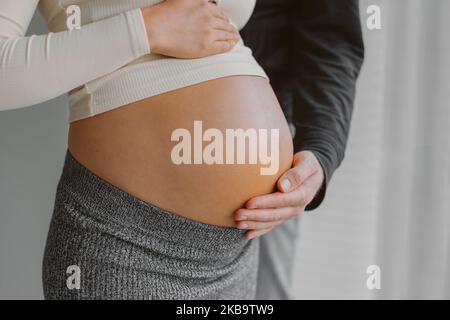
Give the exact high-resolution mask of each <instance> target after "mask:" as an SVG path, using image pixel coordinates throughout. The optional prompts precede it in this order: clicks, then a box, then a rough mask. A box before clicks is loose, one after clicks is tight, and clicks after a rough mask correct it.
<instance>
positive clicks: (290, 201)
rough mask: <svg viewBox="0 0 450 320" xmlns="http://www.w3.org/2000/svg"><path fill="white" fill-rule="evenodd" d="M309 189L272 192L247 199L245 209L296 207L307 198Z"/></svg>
mask: <svg viewBox="0 0 450 320" xmlns="http://www.w3.org/2000/svg"><path fill="white" fill-rule="evenodd" d="M308 191H309V189H305V188H298V189H296V190H293V191H291V192H288V193H282V192H274V193H271V194H266V195H262V196H258V197H254V198H252V199H250V200H248V201H247V203H246V204H245V207H246V208H247V209H271V208H281V207H296V206H300V205H302V204H303V203H304V202H305V201H306V200H307V198H308V194H307V193H308Z"/></svg>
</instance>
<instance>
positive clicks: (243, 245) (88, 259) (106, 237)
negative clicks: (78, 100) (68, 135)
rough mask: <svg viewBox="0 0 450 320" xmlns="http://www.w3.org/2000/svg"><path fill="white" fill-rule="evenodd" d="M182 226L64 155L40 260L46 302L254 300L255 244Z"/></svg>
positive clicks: (228, 232) (228, 231)
mask: <svg viewBox="0 0 450 320" xmlns="http://www.w3.org/2000/svg"><path fill="white" fill-rule="evenodd" d="M244 235H245V232H244V231H243V230H238V229H236V228H225V227H218V226H213V225H209V224H204V223H200V222H197V221H194V220H190V219H187V218H183V217H181V216H179V215H176V214H174V213H172V212H169V211H166V210H163V209H161V208H158V207H155V206H153V205H151V204H149V203H146V202H144V201H142V200H139V199H138V198H136V197H134V196H133V195H131V194H129V193H126V192H124V191H122V190H120V189H118V188H117V187H115V186H113V185H111V184H110V183H108V182H106V181H105V180H103V179H102V178H100V177H98V176H97V175H95V174H94V173H93V172H92V171H90V170H89V169H87V168H86V167H84V166H83V165H82V164H81V163H79V162H78V161H77V160H76V159H75V158H74V157H73V155H72V154H71V153H70V151H69V150H67V153H66V157H65V163H64V168H63V171H62V175H61V178H60V180H59V183H58V187H57V191H56V199H55V206H54V211H53V216H52V220H51V224H50V230H49V233H48V236H47V242H46V247H45V253H44V259H43V274H42V279H43V287H44V296H45V298H46V299H133V300H135V299H253V298H254V295H255V289H256V288H255V287H256V276H257V271H258V270H257V269H258V252H259V250H258V247H259V242H258V239H253V240H246V239H245V236H244Z"/></svg>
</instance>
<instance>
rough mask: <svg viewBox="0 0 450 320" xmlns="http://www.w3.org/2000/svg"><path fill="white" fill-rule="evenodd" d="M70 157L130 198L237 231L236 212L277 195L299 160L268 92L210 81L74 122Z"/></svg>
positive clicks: (232, 80) (255, 82) (243, 80)
mask: <svg viewBox="0 0 450 320" xmlns="http://www.w3.org/2000/svg"><path fill="white" fill-rule="evenodd" d="M69 149H70V151H71V152H72V154H73V155H74V156H75V158H77V160H78V161H80V162H81V163H82V164H83V165H85V166H86V167H87V168H88V169H90V170H91V171H93V172H94V173H95V174H97V175H98V176H100V177H102V178H103V179H105V180H106V181H108V182H110V183H111V184H113V185H114V186H116V187H118V188H120V189H122V190H123V191H126V192H128V193H130V194H132V195H134V196H135V197H137V198H139V199H141V200H143V201H145V202H148V203H150V204H153V205H155V206H158V207H161V208H164V209H166V210H169V211H172V212H174V213H176V214H178V215H181V216H184V217H187V218H190V219H193V220H197V221H200V222H203V223H208V224H214V225H219V226H235V223H234V221H233V212H234V211H235V210H237V209H238V208H240V207H242V206H243V205H244V203H245V202H246V201H247V200H248V199H250V198H251V197H254V196H257V195H262V194H267V193H271V192H273V191H274V189H275V184H276V181H277V180H278V178H279V177H280V175H281V174H282V173H283V172H285V171H286V170H288V169H289V168H290V166H291V162H292V156H293V147H292V137H291V134H290V131H289V127H288V124H287V122H286V119H285V117H284V115H283V112H282V110H281V108H280V106H279V104H278V101H277V99H276V97H275V95H274V93H273V91H272V88H271V87H270V85H269V82H268V81H267V80H266V79H264V78H260V77H251V76H234V77H227V78H221V79H216V80H212V81H207V82H204V83H200V84H197V85H194V86H191V87H187V88H183V89H180V90H176V91H172V92H169V93H166V94H162V95H159V96H155V97H151V98H148V99H145V100H141V101H139V102H136V103H133V104H130V105H127V106H124V107H121V108H117V109H114V110H112V111H109V112H106V113H103V114H100V115H98V116H95V117H92V118H88V119H84V120H81V121H77V122H74V123H72V124H71V126H70V130H69Z"/></svg>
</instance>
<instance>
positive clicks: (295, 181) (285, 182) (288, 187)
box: [277, 165, 309, 192]
mask: <svg viewBox="0 0 450 320" xmlns="http://www.w3.org/2000/svg"><path fill="white" fill-rule="evenodd" d="M307 169H308V168H307V167H306V166H302V165H298V166H295V167H293V168H291V169H289V170H288V171H286V172H285V173H284V174H283V175H282V176H281V178H280V179H279V180H278V182H277V187H278V190H280V191H281V192H290V191H292V190H295V189H297V188H298V187H300V185H301V184H302V183H303V182H304V181H305V180H306V179H307V178H308V177H309V174H308V170H307Z"/></svg>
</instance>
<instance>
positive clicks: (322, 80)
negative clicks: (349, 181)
mask: <svg viewBox="0 0 450 320" xmlns="http://www.w3.org/2000/svg"><path fill="white" fill-rule="evenodd" d="M295 10H296V11H295V15H294V16H295V18H293V20H292V28H293V37H294V39H293V40H294V41H293V43H294V44H295V45H294V50H293V53H292V55H291V64H292V66H293V73H292V83H293V123H294V125H295V128H296V135H295V138H294V148H295V151H296V152H298V151H301V150H310V151H312V152H313V153H314V154H315V155H316V157H317V158H318V160H319V162H320V164H321V165H322V168H323V169H324V174H325V183H324V186H323V189H322V190H321V192H320V193H319V195H318V196H317V197H316V198H315V199H314V201H313V202H312V203H311V204H310V205H309V206H308V208H307V209H310V210H311V209H314V208H315V207H317V206H318V205H319V204H320V203H321V202H322V199H323V197H324V195H325V190H326V186H327V184H328V182H329V181H330V179H331V176H332V175H333V173H334V171H335V170H336V168H338V167H339V165H340V163H341V162H342V159H343V158H344V154H345V148H346V144H347V139H348V134H349V130H350V121H351V118H352V112H353V102H354V97H355V86H356V80H357V77H358V75H359V71H360V68H361V65H362V61H363V57H364V45H363V40H362V33H361V25H360V17H359V5H358V1H356V0H352V1H350V0H349V1H345V2H344V1H333V0H317V1H315V3H314V5H311V3H310V2H308V1H299V2H298V4H297V5H296V6H295Z"/></svg>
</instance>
